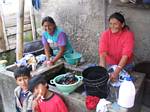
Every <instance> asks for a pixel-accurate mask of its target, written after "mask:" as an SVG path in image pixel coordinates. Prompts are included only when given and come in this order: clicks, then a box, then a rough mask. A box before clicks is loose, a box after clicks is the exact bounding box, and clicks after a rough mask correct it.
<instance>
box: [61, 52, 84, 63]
mask: <svg viewBox="0 0 150 112" xmlns="http://www.w3.org/2000/svg"><path fill="white" fill-rule="evenodd" d="M81 57H82V55H81V54H80V53H78V52H74V53H72V54H65V55H64V58H65V61H66V62H67V63H68V64H71V65H74V64H78V63H79V62H80V59H81Z"/></svg>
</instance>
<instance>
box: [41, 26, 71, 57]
mask: <svg viewBox="0 0 150 112" xmlns="http://www.w3.org/2000/svg"><path fill="white" fill-rule="evenodd" d="M42 42H43V45H46V44H49V46H50V47H51V48H52V49H53V53H54V55H56V54H57V53H58V51H59V47H61V46H65V53H64V54H66V53H72V52H73V48H72V46H71V44H70V42H69V40H68V36H67V35H66V34H65V33H64V31H63V30H62V29H61V28H59V27H57V28H56V29H55V31H54V33H53V34H49V33H48V32H47V31H45V32H43V34H42Z"/></svg>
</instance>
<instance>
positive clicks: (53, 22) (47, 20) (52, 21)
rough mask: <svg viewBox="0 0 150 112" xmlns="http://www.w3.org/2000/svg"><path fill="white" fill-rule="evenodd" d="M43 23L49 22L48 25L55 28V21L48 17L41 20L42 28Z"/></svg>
mask: <svg viewBox="0 0 150 112" xmlns="http://www.w3.org/2000/svg"><path fill="white" fill-rule="evenodd" d="M44 22H49V23H52V24H54V25H55V26H56V24H55V21H54V19H53V18H52V17H49V16H46V17H44V18H43V20H42V26H43V24H44Z"/></svg>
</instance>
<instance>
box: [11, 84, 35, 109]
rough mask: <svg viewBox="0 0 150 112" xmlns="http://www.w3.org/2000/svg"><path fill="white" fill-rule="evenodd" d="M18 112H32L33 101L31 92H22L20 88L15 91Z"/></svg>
mask: <svg viewBox="0 0 150 112" xmlns="http://www.w3.org/2000/svg"><path fill="white" fill-rule="evenodd" d="M14 95H15V104H16V112H32V100H33V96H32V93H31V92H30V91H26V92H22V89H21V88H20V87H19V86H18V87H17V88H16V89H15V90H14Z"/></svg>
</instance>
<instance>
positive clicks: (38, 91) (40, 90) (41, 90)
mask: <svg viewBox="0 0 150 112" xmlns="http://www.w3.org/2000/svg"><path fill="white" fill-rule="evenodd" d="M47 91H48V89H47V84H44V85H43V84H38V85H37V86H36V87H35V88H34V95H35V96H36V97H37V99H41V98H45V95H46V93H47Z"/></svg>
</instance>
